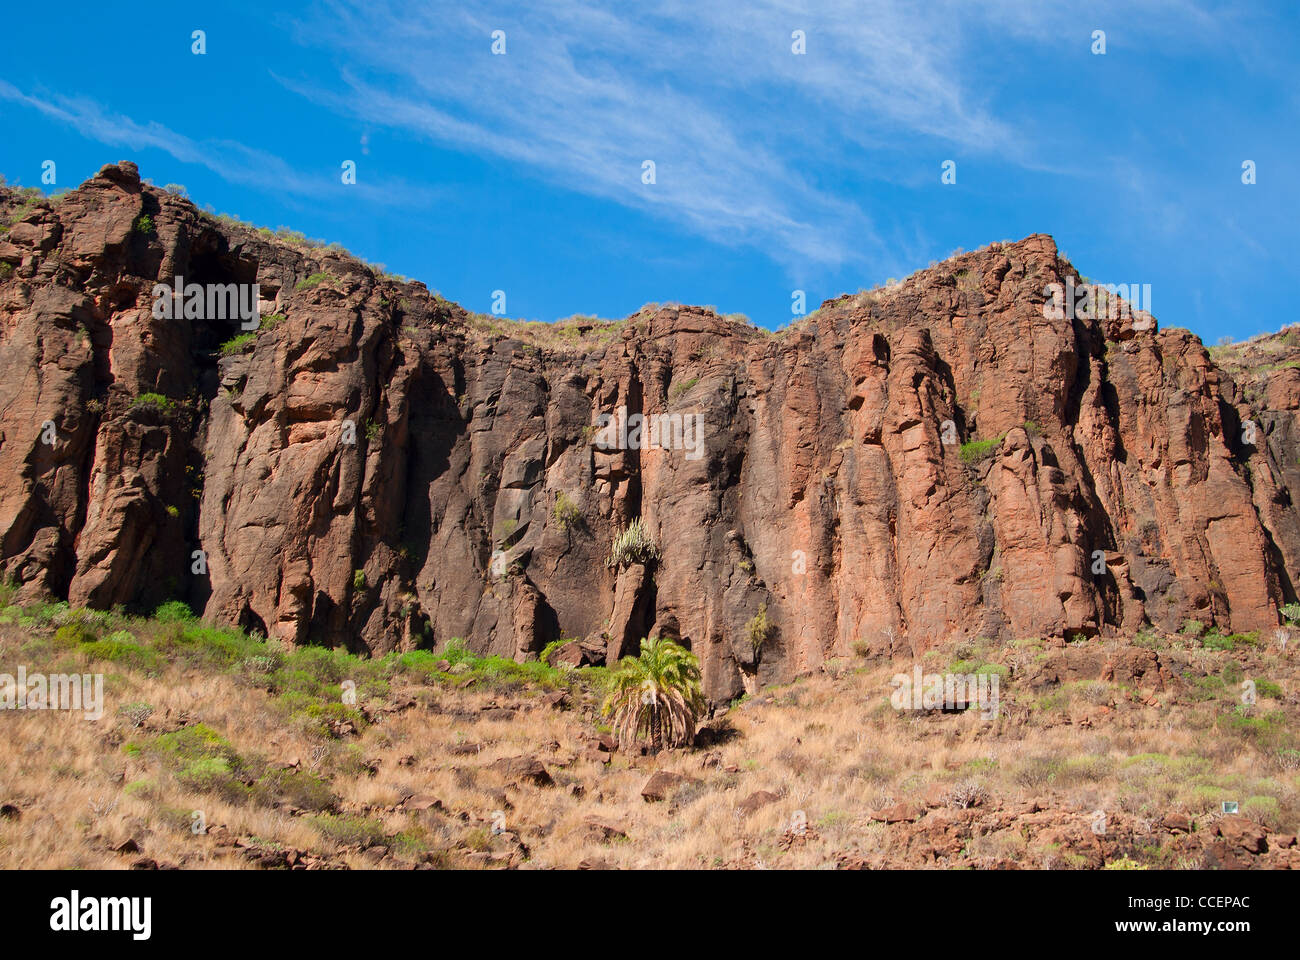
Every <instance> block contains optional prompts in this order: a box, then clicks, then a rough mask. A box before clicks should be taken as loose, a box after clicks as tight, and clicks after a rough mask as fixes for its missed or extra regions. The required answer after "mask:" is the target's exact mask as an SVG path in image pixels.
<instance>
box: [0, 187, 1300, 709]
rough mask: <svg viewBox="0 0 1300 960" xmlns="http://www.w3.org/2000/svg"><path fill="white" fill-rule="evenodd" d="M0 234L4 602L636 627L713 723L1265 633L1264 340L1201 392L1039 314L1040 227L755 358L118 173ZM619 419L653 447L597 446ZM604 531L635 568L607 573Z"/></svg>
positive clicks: (1288, 445)
mask: <svg viewBox="0 0 1300 960" xmlns="http://www.w3.org/2000/svg"><path fill="white" fill-rule="evenodd" d="M0 221H2V222H3V223H7V224H11V226H10V227H9V229H8V230H7V232H6V231H0V369H3V371H4V375H3V378H0V568H2V569H3V572H4V573H5V574H6V575H7V576H9V577H12V578H14V579H16V580H17V581H19V582H20V583H21V584H22V590H23V592H24V593H26V594H32V595H34V594H37V593H49V594H54V595H57V596H60V597H66V598H67V599H68V600H69V601H71V602H73V603H75V604H89V605H92V606H99V607H107V606H112V605H115V604H123V605H126V606H128V607H129V608H141V609H148V608H151V607H152V606H153V605H155V604H157V603H159V602H160V601H163V600H167V599H172V598H181V599H185V600H187V601H188V602H190V603H191V605H192V606H194V607H195V609H197V610H201V611H203V613H204V615H205V616H206V617H209V618H211V619H213V620H217V621H222V622H232V623H241V624H243V625H245V626H248V627H251V628H256V629H258V630H262V631H265V632H266V633H268V634H271V635H278V636H282V637H285V638H287V639H290V640H293V641H295V642H299V643H304V642H317V643H325V644H346V645H347V646H349V647H351V648H354V649H369V650H371V651H379V650H388V649H392V648H394V647H411V646H427V645H433V644H439V643H443V642H445V641H447V640H449V639H450V638H453V637H461V638H464V640H465V641H466V642H467V643H468V644H469V645H470V646H471V647H473V648H475V649H476V650H479V651H492V652H496V653H499V654H502V655H505V656H513V657H518V658H523V657H525V656H527V655H529V654H532V653H536V652H537V651H539V650H540V649H541V648H542V647H543V645H545V644H547V643H548V642H550V641H552V640H555V639H559V638H569V637H571V638H575V639H577V640H580V641H582V642H581V643H575V644H573V645H571V646H570V647H568V648H566V651H565V654H564V655H565V656H569V657H573V658H575V659H576V658H579V657H581V658H586V659H589V660H590V659H594V660H600V659H603V658H608V659H613V658H615V657H617V656H620V655H622V654H624V653H627V652H629V651H633V650H634V649H635V647H636V644H637V641H638V640H639V638H640V637H641V636H643V635H646V634H650V633H652V632H659V633H663V634H670V635H674V636H677V637H679V638H681V639H682V641H683V642H685V643H687V644H689V646H690V647H691V648H692V649H693V650H694V651H695V652H696V653H697V654H698V655H699V656H700V659H701V662H702V664H703V668H704V673H705V684H706V691H707V692H708V693H709V695H710V696H712V697H714V698H725V697H729V696H732V695H734V694H736V693H738V692H740V691H741V690H742V689H745V687H746V686H749V687H753V686H754V685H755V684H759V683H765V682H767V681H769V680H773V679H778V678H784V677H788V676H790V675H792V674H794V673H797V672H799V671H802V670H808V669H815V668H817V667H818V666H819V665H820V664H821V663H822V662H823V661H824V660H825V659H827V658H830V657H836V656H845V655H849V654H850V653H853V652H856V653H859V654H865V655H868V656H876V655H880V656H889V655H897V656H902V655H910V654H913V653H917V652H919V651H921V650H924V649H926V648H928V647H931V646H934V645H936V644H939V643H942V642H945V641H947V640H950V639H955V638H959V637H976V636H986V637H992V638H1002V639H1008V638H1017V637H1025V636H1043V635H1055V636H1061V635H1064V636H1066V637H1073V636H1074V635H1075V634H1078V633H1083V634H1085V635H1092V634H1096V633H1109V632H1112V631H1135V630H1137V629H1139V628H1140V627H1142V626H1143V625H1144V624H1147V623H1150V624H1152V625H1154V626H1156V627H1157V628H1161V629H1165V630H1172V629H1176V628H1178V627H1179V626H1180V625H1181V624H1182V623H1183V622H1184V621H1185V620H1187V619H1198V620H1201V621H1203V622H1205V623H1210V622H1214V623H1216V624H1219V625H1221V626H1223V627H1225V628H1230V629H1232V630H1236V631H1249V630H1262V629H1268V628H1271V627H1272V626H1274V625H1275V624H1277V622H1278V608H1279V606H1280V605H1281V604H1284V603H1286V602H1290V601H1294V600H1295V599H1296V598H1295V588H1294V583H1295V579H1296V576H1297V564H1298V563H1300V517H1298V516H1297V513H1296V509H1295V507H1294V505H1293V504H1292V496H1291V490H1292V489H1294V488H1296V485H1297V484H1298V483H1300V462H1298V460H1297V457H1298V455H1300V423H1298V422H1297V411H1300V369H1297V367H1300V363H1298V362H1296V361H1298V360H1300V344H1293V342H1292V341H1293V340H1295V339H1297V338H1296V337H1295V336H1294V335H1293V334H1290V333H1287V334H1285V335H1279V336H1277V337H1274V338H1270V339H1269V340H1267V342H1261V343H1260V344H1258V345H1257V349H1258V350H1259V351H1265V352H1266V353H1267V359H1268V361H1269V362H1268V363H1267V364H1263V363H1259V362H1257V361H1258V357H1255V359H1254V360H1252V359H1251V358H1252V356H1253V355H1252V354H1251V353H1250V352H1249V351H1244V350H1242V351H1237V355H1236V360H1237V361H1238V366H1239V369H1238V371H1237V373H1236V375H1235V376H1234V375H1233V374H1230V373H1229V372H1228V371H1227V370H1225V369H1224V368H1223V367H1221V366H1220V365H1218V364H1216V362H1215V360H1214V359H1212V357H1211V355H1210V352H1208V351H1207V350H1206V349H1205V348H1204V347H1203V346H1202V345H1201V343H1200V341H1199V340H1198V339H1197V338H1196V337H1194V336H1193V335H1191V334H1190V333H1188V332H1187V331H1184V330H1177V329H1158V327H1157V325H1156V324H1155V323H1154V322H1153V320H1152V319H1151V318H1150V317H1149V316H1147V315H1143V314H1140V313H1138V314H1132V315H1128V316H1125V315H1123V314H1124V313H1127V311H1120V313H1121V316H1119V317H1106V318H1102V319H1084V318H1080V317H1078V316H1077V315H1076V316H1075V317H1068V316H1067V317H1059V311H1055V312H1054V311H1053V310H1050V309H1048V310H1045V309H1044V304H1045V301H1046V300H1047V299H1048V297H1047V294H1046V293H1045V291H1046V290H1047V288H1048V285H1050V284H1053V283H1061V284H1064V283H1065V282H1066V281H1067V279H1069V278H1071V277H1073V276H1074V275H1076V271H1075V269H1074V268H1073V266H1072V265H1071V264H1070V263H1068V262H1067V261H1065V260H1063V259H1062V257H1061V255H1060V253H1059V252H1058V251H1057V249H1056V246H1055V244H1054V243H1053V241H1052V239H1051V238H1050V237H1047V236H1042V235H1036V236H1031V237H1028V238H1026V239H1024V240H1022V241H1020V242H1019V243H1007V244H992V245H991V246H989V247H987V248H985V249H983V250H979V251H975V252H972V253H967V254H963V255H960V256H957V257H954V258H952V259H950V260H947V261H945V262H944V263H942V264H938V265H936V266H933V267H931V268H930V269H927V270H923V271H921V272H919V273H917V274H915V275H913V276H912V277H910V278H908V279H907V280H905V281H904V282H903V283H901V284H899V285H896V286H891V287H888V288H885V289H882V290H877V291H873V292H870V293H862V294H858V295H854V296H844V297H841V298H839V299H837V300H832V301H827V302H826V303H824V304H823V305H822V307H821V309H819V310H817V311H815V312H814V313H813V314H811V315H809V316H808V317H807V318H804V319H802V320H800V322H798V323H797V324H795V325H793V326H791V327H789V328H787V329H785V330H782V331H780V332H778V333H770V332H767V331H765V330H762V329H758V328H756V327H754V326H751V325H750V324H749V323H748V322H745V321H741V320H736V319H730V318H723V317H720V316H717V315H716V314H714V313H713V312H711V311H708V310H703V309H700V308H694V307H685V306H676V305H664V306H648V307H645V308H643V309H642V310H641V311H640V312H639V313H637V314H635V315H633V316H630V317H629V318H627V319H626V320H624V321H620V322H617V323H611V322H599V321H594V320H593V321H584V320H574V321H570V322H567V323H565V324H563V325H560V326H551V325H545V324H520V323H511V322H508V321H505V320H502V319H500V318H493V317H485V316H482V315H475V314H470V313H467V312H466V311H464V310H462V309H461V308H460V307H458V306H456V305H455V304H452V303H450V302H448V301H446V300H444V299H442V298H441V297H439V296H437V295H436V294H432V293H430V292H429V291H428V290H427V288H425V287H424V286H423V285H422V284H419V283H412V282H404V281H400V280H399V279H396V278H391V277H386V276H384V275H382V274H377V273H376V272H375V271H374V270H372V269H371V268H370V267H368V266H366V265H365V264H363V263H361V262H359V261H357V260H356V259H354V258H352V257H350V256H348V255H347V254H346V253H344V252H342V251H336V250H335V249H333V248H326V247H321V246H315V245H311V244H307V243H303V242H300V241H296V240H295V239H294V238H292V237H290V238H288V239H282V238H277V237H276V236H274V235H270V234H269V232H266V231H256V230H253V229H250V228H248V227H247V226H246V225H241V224H238V223H231V222H223V221H221V220H218V219H216V218H213V217H210V216H208V215H206V214H204V213H202V212H200V211H198V210H197V209H196V208H195V207H194V206H193V205H192V204H190V203H189V202H188V201H186V200H183V199H181V198H179V197H176V196H173V195H171V194H168V193H165V192H161V191H158V190H156V189H154V188H152V187H151V186H148V185H147V184H144V183H142V182H141V180H140V178H139V175H138V173H137V171H136V169H135V167H134V165H133V164H130V163H121V164H117V165H113V166H108V167H105V168H104V169H103V170H102V171H100V173H99V174H98V175H97V176H96V177H94V178H93V179H92V180H90V181H88V182H87V183H85V184H84V185H83V186H81V187H80V188H79V189H77V190H75V191H73V192H71V193H69V194H67V195H65V196H64V197H62V198H61V199H60V200H58V201H57V202H52V201H45V200H37V199H30V198H25V197H24V196H23V195H21V194H19V193H15V192H13V191H3V192H0ZM433 269H434V270H435V271H436V266H435V267H434V268H433ZM177 277H180V278H183V282H184V284H186V285H190V284H197V285H198V286H199V288H201V289H209V288H211V287H214V286H216V287H218V288H223V287H224V288H226V289H238V290H240V291H243V290H248V289H250V288H251V285H252V284H256V285H257V287H258V292H259V295H260V299H261V303H260V305H259V306H260V312H261V314H262V321H261V326H260V329H258V330H256V331H255V332H253V331H249V332H245V331H243V330H242V329H241V323H240V317H239V316H237V315H232V314H229V313H228V314H227V317H228V318H227V319H219V318H218V317H217V316H216V315H215V314H214V312H213V311H212V310H211V309H204V308H203V306H202V305H200V307H198V308H195V309H193V310H189V309H182V308H181V300H180V299H179V298H177V299H173V301H172V304H173V305H174V306H176V309H174V310H172V309H169V310H166V311H161V312H162V313H163V314H164V315H162V316H159V315H157V314H159V313H160V311H159V310H157V309H155V307H156V305H157V304H158V303H159V299H160V298H159V295H158V292H157V290H156V285H157V284H160V283H163V284H173V283H174V282H175V278H177ZM231 284H233V285H236V286H235V287H226V285H231ZM210 306H211V304H210V303H209V304H208V307H210ZM187 313H188V314H189V316H188V317H187V316H186V314H187ZM165 314H171V316H170V317H169V316H166V315H165ZM1058 317H1059V318H1058ZM1228 359H1232V358H1231V357H1230V358H1228ZM1229 366H1231V364H1229ZM620 410H625V411H626V417H627V418H631V415H632V414H637V413H639V414H642V415H643V416H646V417H655V418H659V417H660V415H667V416H666V417H663V418H662V419H656V420H654V421H652V422H654V423H656V424H657V425H658V426H659V427H661V429H660V430H659V431H658V432H659V433H660V435H661V436H660V439H661V441H663V440H664V438H665V437H666V438H667V442H661V443H660V444H659V445H658V448H655V447H654V446H653V445H651V444H648V443H646V442H645V438H644V437H643V438H642V440H641V442H639V443H638V442H637V441H636V439H635V437H634V436H632V435H629V436H628V437H627V438H626V440H625V438H624V437H623V434H622V429H621V427H620V423H623V424H626V419H623V420H618V421H616V422H615V424H614V427H613V428H611V430H602V429H601V427H602V426H603V424H604V423H605V420H604V419H602V417H608V416H609V415H616V416H617V415H618V414H619V411H620ZM677 414H680V415H681V416H680V417H677V418H674V417H673V415H677ZM696 418H698V419H696ZM683 424H685V432H684V433H683V432H682V431H681V425H683ZM695 427H697V428H698V433H695V432H694V430H693V428H695ZM674 431H676V433H674ZM629 434H630V431H629ZM611 437H613V438H614V439H613V442H612V443H611V442H609V441H610V438H611ZM692 441H694V443H692ZM637 518H640V519H641V520H642V522H643V524H644V526H645V528H646V530H647V531H648V533H649V539H650V541H651V542H652V543H651V545H650V546H649V547H647V548H646V549H645V550H642V551H641V552H640V553H634V555H633V556H631V557H629V558H628V559H627V561H626V562H623V563H620V564H618V565H616V566H611V565H610V557H611V546H612V543H613V541H614V538H615V536H616V535H617V534H618V533H619V532H620V531H623V530H625V529H626V528H627V527H628V526H629V525H630V524H631V523H632V521H633V520H635V519H637Z"/></svg>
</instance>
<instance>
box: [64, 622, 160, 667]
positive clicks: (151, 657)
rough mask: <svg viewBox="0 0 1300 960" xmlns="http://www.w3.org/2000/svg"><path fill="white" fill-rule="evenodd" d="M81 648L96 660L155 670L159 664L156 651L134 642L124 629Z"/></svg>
mask: <svg viewBox="0 0 1300 960" xmlns="http://www.w3.org/2000/svg"><path fill="white" fill-rule="evenodd" d="M81 649H82V650H83V652H85V653H86V655H87V656H90V657H92V658H94V659H96V660H109V661H111V662H113V663H121V664H123V665H125V666H130V667H134V668H135V669H137V670H155V669H157V668H158V667H159V666H160V664H161V661H160V659H159V657H158V654H157V653H155V652H154V651H152V650H150V649H148V648H147V647H142V646H141V645H140V644H138V643H136V642H135V637H133V636H132V635H131V634H130V633H128V632H127V631H125V630H119V631H118V632H117V633H114V634H112V635H111V636H109V637H107V638H105V639H103V640H95V641H92V642H90V643H86V644H85V645H84V646H82V648H81Z"/></svg>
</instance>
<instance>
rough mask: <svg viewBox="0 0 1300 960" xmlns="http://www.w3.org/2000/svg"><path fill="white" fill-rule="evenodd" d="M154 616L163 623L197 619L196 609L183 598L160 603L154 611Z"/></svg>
mask: <svg viewBox="0 0 1300 960" xmlns="http://www.w3.org/2000/svg"><path fill="white" fill-rule="evenodd" d="M153 618H154V619H155V620H157V621H159V622H161V623H184V622H186V621H190V620H193V619H195V617H194V611H192V610H191V609H190V608H189V605H188V604H187V603H185V602H184V601H183V600H168V601H167V602H166V603H160V604H159V605H158V608H157V609H156V610H154V612H153Z"/></svg>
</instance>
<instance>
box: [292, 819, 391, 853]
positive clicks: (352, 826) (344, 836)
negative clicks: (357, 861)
mask: <svg viewBox="0 0 1300 960" xmlns="http://www.w3.org/2000/svg"><path fill="white" fill-rule="evenodd" d="M307 823H308V824H310V825H311V827H312V828H313V829H315V830H316V832H317V833H319V834H320V835H321V836H322V837H324V838H325V839H327V840H333V841H334V842H335V843H337V844H339V845H341V846H351V845H354V844H355V845H359V846H362V847H372V846H374V845H376V844H378V843H381V842H382V841H383V840H384V836H385V834H384V825H383V824H382V823H379V822H378V821H376V820H370V819H367V818H366V817H347V816H330V815H327V814H322V815H320V816H315V817H308V818H307Z"/></svg>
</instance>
